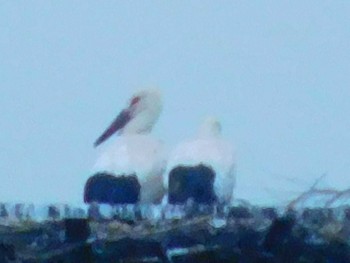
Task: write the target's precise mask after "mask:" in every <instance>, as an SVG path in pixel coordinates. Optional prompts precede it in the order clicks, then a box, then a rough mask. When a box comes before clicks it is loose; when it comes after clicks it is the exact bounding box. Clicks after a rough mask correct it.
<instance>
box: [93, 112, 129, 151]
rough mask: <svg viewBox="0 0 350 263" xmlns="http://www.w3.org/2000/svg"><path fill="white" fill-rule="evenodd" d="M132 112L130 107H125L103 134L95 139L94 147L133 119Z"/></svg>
mask: <svg viewBox="0 0 350 263" xmlns="http://www.w3.org/2000/svg"><path fill="white" fill-rule="evenodd" d="M131 118H132V116H131V112H130V110H129V109H125V110H123V111H122V112H120V113H119V115H118V116H117V117H116V118H115V120H114V121H113V122H112V123H111V125H109V127H108V128H107V129H106V130H105V131H104V132H103V133H102V135H101V136H100V137H99V138H98V139H97V140H96V141H95V143H94V147H97V146H98V145H100V144H101V143H103V142H104V141H106V140H107V139H108V138H109V137H111V136H112V135H113V134H114V133H116V132H118V131H119V130H120V129H122V128H123V127H125V125H126V124H127V123H128V122H129V121H130V120H131Z"/></svg>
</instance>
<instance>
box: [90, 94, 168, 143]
mask: <svg viewBox="0 0 350 263" xmlns="http://www.w3.org/2000/svg"><path fill="white" fill-rule="evenodd" d="M161 110H162V102H161V94H160V91H159V90H158V89H146V90H141V91H139V92H137V93H135V94H134V95H133V96H132V97H131V99H130V100H129V102H128V105H127V107H126V108H125V109H124V110H122V111H121V112H120V113H119V115H118V116H117V117H116V118H115V120H114V121H113V122H112V124H111V125H110V126H109V127H108V128H107V129H106V130H105V131H104V132H103V133H102V135H101V136H100V137H99V138H98V139H97V140H96V142H95V144H94V146H95V147H96V146H98V145H99V144H101V143H103V142H104V141H105V140H107V139H108V138H109V137H110V136H111V135H113V134H114V133H118V134H142V133H148V132H150V131H151V130H152V128H153V126H154V124H155V123H156V121H157V120H158V118H159V114H160V112H161Z"/></svg>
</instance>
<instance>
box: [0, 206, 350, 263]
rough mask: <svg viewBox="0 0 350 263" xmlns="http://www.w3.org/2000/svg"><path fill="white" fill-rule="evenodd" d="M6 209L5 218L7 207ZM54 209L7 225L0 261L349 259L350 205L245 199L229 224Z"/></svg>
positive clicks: (200, 217)
mask: <svg viewBox="0 0 350 263" xmlns="http://www.w3.org/2000/svg"><path fill="white" fill-rule="evenodd" d="M49 211H50V210H49ZM53 211H55V213H58V210H57V209H54V208H52V209H51V213H52V212H53ZM2 215H3V217H2V218H1V220H3V221H2V222H6V216H8V213H7V214H6V213H3V214H2ZM52 215H53V214H51V217H50V218H49V217H48V220H47V221H45V222H42V223H36V222H34V221H31V220H28V219H22V220H20V221H18V222H17V223H16V224H7V225H4V224H3V225H2V226H1V228H0V262H26V263H34V262H48V263H49V262H50V263H51V262H52V263H71V262H97V263H100V262H101V263H102V262H104V263H105V262H176V263H178V262H201V263H203V262H211V263H213V262H214V263H215V262H240V263H245V262H248V263H249V262H272V263H273V262H281V263H282V262H283V263H288V262H315V263H342V262H350V247H349V242H350V235H349V231H350V208H349V207H342V208H337V209H330V208H329V209H326V208H314V209H303V210H299V211H296V210H291V209H289V210H286V211H284V212H281V211H278V210H276V209H275V208H259V207H252V206H243V205H238V206H235V207H230V208H229V209H228V213H227V215H226V218H225V220H226V221H225V222H224V223H223V224H221V223H220V222H221V221H222V220H221V219H215V220H213V216H212V215H211V214H186V215H185V216H184V217H183V218H181V219H179V218H175V219H166V218H163V219H161V220H158V221H154V222H152V221H150V220H146V219H137V218H136V217H131V218H129V219H128V220H126V219H125V218H122V216H120V215H117V214H113V213H112V214H111V215H108V216H106V215H105V216H104V215H102V214H99V206H98V205H96V204H95V205H94V209H90V212H89V215H88V216H87V218H62V217H61V216H60V215H57V214H55V216H56V219H54V218H53V217H52ZM218 222H219V223H218Z"/></svg>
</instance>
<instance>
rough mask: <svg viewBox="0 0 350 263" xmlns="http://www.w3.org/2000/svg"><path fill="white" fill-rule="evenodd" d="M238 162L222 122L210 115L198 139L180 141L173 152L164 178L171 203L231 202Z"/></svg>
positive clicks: (202, 126)
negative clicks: (187, 200)
mask: <svg viewBox="0 0 350 263" xmlns="http://www.w3.org/2000/svg"><path fill="white" fill-rule="evenodd" d="M234 161H235V160H234V154H233V149H232V147H231V145H230V143H229V142H227V141H226V140H224V139H223V138H222V137H221V125H220V123H219V121H218V120H216V119H215V118H212V117H207V118H206V119H205V120H204V122H203V123H202V125H201V127H200V129H199V133H198V135H197V137H196V138H195V139H192V140H189V141H186V142H183V143H181V144H179V145H178V146H177V147H176V148H175V149H174V150H173V151H172V153H170V156H169V159H168V165H167V170H166V172H165V174H164V177H163V184H164V187H165V188H166V189H167V190H168V201H169V203H181V202H186V199H189V198H192V199H194V201H197V202H199V203H213V202H219V203H228V202H231V199H232V197H233V188H234V184H235V162H234ZM172 177H173V178H172ZM186 191H189V192H186Z"/></svg>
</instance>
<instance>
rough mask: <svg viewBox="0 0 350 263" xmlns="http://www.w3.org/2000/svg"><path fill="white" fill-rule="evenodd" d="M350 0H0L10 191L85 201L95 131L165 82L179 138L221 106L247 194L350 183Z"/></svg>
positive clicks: (257, 197) (170, 120)
mask: <svg viewBox="0 0 350 263" xmlns="http://www.w3.org/2000/svg"><path fill="white" fill-rule="evenodd" d="M349 14H350V2H348V1H307V2H305V1H250V2H247V1H215V2H213V1H171V2H170V1H166V2H165V1H152V2H149V1H147V2H146V1H144V2H140V1H135V2H130V1H31V2H26V1H1V2H0V112H1V118H0V128H1V131H0V201H2V202H3V201H11V202H14V201H25V202H38V203H39V202H81V198H82V196H81V192H82V189H83V184H84V182H85V180H86V178H87V177H88V176H89V172H90V169H91V167H92V165H93V163H94V160H95V158H96V151H95V149H93V147H92V144H93V142H94V140H95V139H96V138H97V136H98V135H100V133H101V132H102V131H103V130H104V129H105V128H106V126H107V125H108V124H109V123H110V121H111V120H112V119H113V118H114V117H115V115H116V114H117V113H118V112H119V110H120V109H121V108H123V107H124V106H125V104H126V101H127V99H128V98H129V97H130V95H131V94H132V93H133V92H134V91H135V90H136V89H139V88H142V87H149V86H158V87H160V88H161V89H162V91H163V96H164V111H163V114H162V116H161V118H160V120H159V123H158V124H157V126H156V128H155V130H154V134H155V135H156V136H158V137H159V138H161V139H162V140H163V141H164V142H165V143H166V144H167V145H168V146H169V148H171V147H172V146H174V145H175V144H176V143H178V142H180V141H182V140H184V139H185V138H188V137H190V136H193V135H194V134H195V132H196V129H197V126H198V125H199V123H200V121H201V119H202V118H203V117H204V116H206V115H208V114H209V115H215V116H217V117H218V118H219V119H220V120H221V121H222V124H223V128H224V136H225V137H226V138H227V139H228V140H229V141H230V142H231V143H233V144H234V145H235V149H236V155H237V186H236V196H237V197H242V198H247V199H249V200H250V201H252V202H254V203H271V202H280V201H281V200H284V199H288V198H291V197H292V196H293V195H295V194H296V193H297V192H300V191H303V190H305V189H308V188H309V187H310V186H311V185H312V184H313V182H314V181H315V180H316V179H317V178H319V177H320V176H322V175H324V177H323V179H322V182H321V183H320V184H322V185H323V186H324V187H335V188H338V189H344V188H348V187H350V132H349V130H350V118H349V115H350V103H349V98H350V85H349V84H350V20H349Z"/></svg>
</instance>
